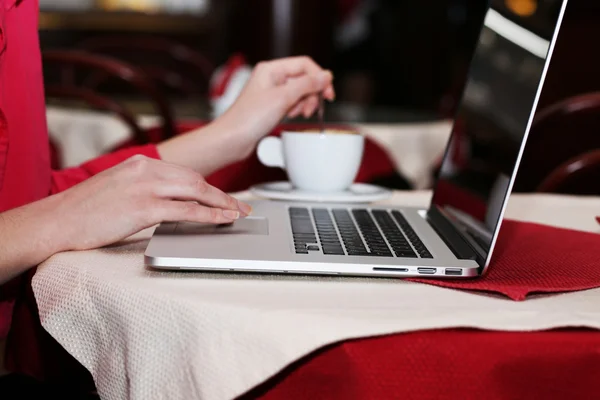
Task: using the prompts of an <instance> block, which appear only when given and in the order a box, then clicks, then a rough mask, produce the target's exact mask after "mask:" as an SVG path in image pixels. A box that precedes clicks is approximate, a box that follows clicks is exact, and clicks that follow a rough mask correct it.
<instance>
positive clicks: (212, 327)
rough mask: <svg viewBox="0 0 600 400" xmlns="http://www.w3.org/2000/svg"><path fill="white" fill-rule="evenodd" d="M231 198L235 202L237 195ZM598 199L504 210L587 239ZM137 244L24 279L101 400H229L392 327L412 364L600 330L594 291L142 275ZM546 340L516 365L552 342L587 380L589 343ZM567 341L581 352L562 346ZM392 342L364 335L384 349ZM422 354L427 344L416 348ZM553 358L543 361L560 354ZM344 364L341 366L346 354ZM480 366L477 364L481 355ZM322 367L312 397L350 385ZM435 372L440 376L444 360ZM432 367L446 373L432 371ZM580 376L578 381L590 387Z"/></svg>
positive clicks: (142, 238) (521, 202)
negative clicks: (520, 292) (512, 292)
mask: <svg viewBox="0 0 600 400" xmlns="http://www.w3.org/2000/svg"><path fill="white" fill-rule="evenodd" d="M239 197H241V198H245V199H248V197H249V194H247V193H243V194H239ZM429 197H430V193H429V192H426V191H417V192H397V193H395V195H394V197H393V198H392V199H390V200H389V201H388V203H391V204H400V203H402V204H404V205H408V206H423V205H425V204H426V203H427V201H428V199H429ZM599 204H600V198H596V197H594V198H579V197H569V196H552V195H514V196H513V198H512V200H511V202H510V205H509V208H508V211H507V215H508V217H509V218H513V219H520V220H526V221H533V222H545V223H548V224H551V225H554V226H563V227H567V228H575V229H580V230H586V231H590V232H599V233H600V226H599V225H598V224H597V222H596V220H595V217H596V215H597V213H598V210H599V207H598V205H599ZM149 235H150V232H149V231H145V232H142V233H140V234H139V235H136V236H134V237H132V238H131V239H130V240H128V241H126V242H124V243H122V244H119V245H115V246H111V247H109V248H105V249H99V250H94V251H88V252H73V253H64V254H59V255H56V256H54V257H53V258H51V259H49V260H48V261H47V262H45V263H44V264H42V265H41V266H40V267H39V269H38V271H37V273H36V275H35V277H34V279H33V282H32V286H33V290H34V293H35V296H36V299H37V302H38V307H39V310H40V318H41V321H42V325H43V326H44V328H45V329H46V330H47V331H48V332H49V333H50V334H51V335H52V336H53V337H54V338H55V339H56V340H57V341H58V342H59V343H61V345H62V346H63V347H64V348H65V349H66V350H67V351H68V352H69V353H70V354H72V355H73V356H74V357H75V358H76V359H77V360H79V361H80V362H81V363H82V364H83V365H84V366H85V367H86V368H88V370H90V371H91V373H92V375H93V376H94V378H95V381H96V384H97V387H98V391H99V393H100V395H101V396H102V398H105V399H121V398H130V399H145V398H152V399H163V398H164V399H167V398H168V399H180V398H181V399H184V398H199V399H227V398H233V397H236V396H239V395H242V394H243V393H245V392H247V391H248V390H251V389H252V388H255V387H257V386H258V385H260V384H262V383H264V382H265V381H268V380H269V379H270V378H272V377H273V376H276V375H277V374H278V373H280V372H281V371H283V370H284V369H285V368H286V367H289V366H290V365H292V364H293V363H294V362H297V363H296V364H293V365H292V366H291V367H289V368H290V369H291V370H294V369H300V370H302V368H304V367H306V361H307V360H310V359H311V358H305V357H307V356H308V355H310V354H312V353H313V352H315V350H318V349H323V348H324V347H325V346H328V345H331V344H334V343H340V342H344V343H348V342H346V341H347V340H350V339H357V338H365V337H380V336H382V335H390V334H393V333H399V332H404V333H407V335H417V338H415V339H414V341H413V342H411V343H414V345H415V346H416V348H413V349H412V350H411V352H410V353H409V354H410V357H413V358H414V357H416V358H417V359H418V357H421V356H422V357H424V356H425V355H427V356H430V357H431V356H433V355H432V353H427V349H429V350H431V348H432V346H433V345H435V344H439V343H442V342H445V341H446V340H447V341H450V342H453V341H457V342H458V343H462V348H463V350H464V351H468V348H469V347H468V346H467V347H466V348H467V350H465V343H463V341H462V340H461V338H465V340H472V341H473V343H475V342H477V345H478V346H488V347H490V349H491V350H490V351H491V354H492V355H493V356H495V357H498V359H501V356H502V354H503V353H505V352H506V351H503V350H502V349H503V343H504V342H498V341H497V340H504V339H501V338H500V339H499V338H498V335H499V334H498V332H499V331H512V332H523V331H538V330H546V329H552V328H561V327H572V326H577V327H587V328H592V329H599V328H600V313H599V312H598V311H597V304H598V300H600V289H595V290H589V291H585V292H578V293H570V294H566V295H561V296H541V297H537V298H535V299H532V300H527V301H524V302H513V301H509V300H506V299H504V298H499V297H496V296H491V295H478V294H473V293H465V292H461V291H457V290H449V289H442V288H439V287H433V286H429V285H422V284H417V283H410V282H406V281H402V280H388V279H349V278H312V277H291V276H255V275H253V276H250V275H242V274H240V275H219V274H201V273H171V272H168V273H167V272H155V271H151V270H148V269H145V268H144V266H143V257H142V254H143V251H144V249H145V246H146V243H147V242H146V240H147V238H148V237H149ZM575 310H576V311H577V312H575ZM464 327H470V328H478V329H481V330H487V331H496V332H495V333H494V332H489V333H488V334H483V333H480V336H478V337H477V338H474V334H473V332H461V331H457V330H448V329H457V328H464ZM409 332H413V333H409ZM423 335H424V336H423ZM514 335H517V333H514ZM521 335H525V334H521ZM548 335H552V333H548ZM548 335H546V334H544V333H530V334H526V338H531V339H530V340H531V343H529V344H527V345H524V343H523V341H521V342H520V345H519V346H520V347H519V349H520V348H523V350H522V352H523V354H525V353H527V351H529V353H527V354H528V357H530V358H529V361H530V362H529V363H528V364H527V365H528V366H531V365H535V362H533V361H531V360H535V357H536V354H537V353H535V352H534V353H533V354H532V353H531V352H533V351H534V350H532V349H536V351H538V349H540V348H542V349H547V348H548V346H550V344H551V345H552V346H555V345H556V340H562V341H563V342H564V343H569V344H570V345H573V346H574V347H573V348H572V349H571V350H569V349H566V350H569V351H571V353H573V354H574V353H575V350H576V349H577V350H578V351H579V353H576V354H575V355H573V354H571V356H572V357H576V359H577V360H587V361H588V362H587V364H586V365H587V366H588V367H589V368H592V371H600V368H598V364H599V360H598V358H597V356H595V355H594V354H597V352H596V353H595V352H594V351H591V352H590V353H589V354H588V353H587V352H586V351H589V347H585V346H592V345H594V346H597V347H596V349H597V348H599V347H600V337H599V336H598V335H596V334H595V333H591V334H590V335H591V336H590V337H584V336H585V332H582V331H576V332H574V333H573V335H574V336H568V338H569V340H570V341H566V340H567V339H566V338H565V337H562V338H561V337H559V338H558V339H556V338H555V339H552V340H550V339H549V338H550V336H548ZM400 337H402V335H400ZM419 337H420V338H421V339H419ZM579 337H581V343H584V344H585V346H582V345H580V346H579V347H578V346H577V345H576V343H577V340H578V339H577V338H579ZM394 338H395V336H387V337H382V338H380V339H369V340H375V341H377V343H381V341H382V340H383V341H385V340H387V341H392V342H393V341H394V340H398V338H396V339H394ZM494 340H496V341H494ZM507 340H508V339H507ZM524 340H525V341H526V340H527V339H524ZM594 341H595V342H594ZM486 343H487V345H486ZM506 343H509V344H510V343H513V342H506ZM513 344H514V343H513ZM424 345H427V346H426V347H425V348H423V346H424ZM340 346H342V347H343V346H350V344H344V345H338V346H335V347H333V348H329V351H327V352H325V353H324V354H323V355H322V356H320V357H317V358H316V360H313V361H312V362H315V361H318V360H323V357H325V360H327V358H326V357H327V356H328V354H331V351H333V352H335V351H339V349H340ZM365 346H367V347H366V348H364V349H363V358H360V359H362V360H363V362H362V363H363V364H364V363H366V364H368V365H371V366H372V367H373V368H375V369H376V368H380V369H379V370H380V371H381V370H382V369H383V370H385V365H387V364H389V362H390V360H389V359H386V358H385V354H386V353H385V351H381V348H380V349H379V352H378V353H377V354H378V357H380V358H378V359H368V360H366V359H365V358H364V357H365V351H366V354H368V353H369V352H368V349H369V347H368V343H367V344H366V345H365ZM390 346H391V344H390ZM419 346H420V347H419ZM392 347H393V346H392ZM392 347H390V349H391V348H392ZM336 349H337V350H336ZM477 349H479V348H477ZM508 349H509V348H508V347H507V349H506V350H508ZM527 349H529V350H527ZM557 349H560V348H557ZM454 350H456V348H454ZM454 350H452V351H454ZM566 350H565V349H562V350H560V351H559V350H557V352H558V353H560V354H564V352H565V351H566ZM373 351H374V352H375V350H373ZM470 353H471V352H469V353H465V354H470ZM488 353H489V352H488ZM488 353H486V354H488ZM538 355H539V356H540V357H542V361H544V360H546V361H547V360H548V355H547V354H538ZM345 357H346V359H347V360H348V361H349V358H348V354H346V355H345ZM589 357H591V359H590V358H589ZM454 359H460V357H459V358H456V357H454ZM298 360H303V361H304V363H303V362H302V361H299V362H298ZM432 362H435V360H432ZM480 362H488V363H489V358H486V359H485V360H480ZM323 363H324V364H323ZM541 364H542V365H543V364H544V362H542V363H541ZM323 365H324V367H323ZM327 365H329V367H334V366H335V364H331V363H330V364H327V362H326V361H323V362H322V363H321V367H322V368H324V369H323V371H329V372H326V373H324V374H322V375H320V376H319V377H318V379H320V380H319V383H320V385H318V386H316V387H317V388H318V387H320V388H321V389H319V390H320V392H319V391H317V392H318V393H321V394H320V396H312V398H315V397H316V398H319V397H321V398H325V397H327V396H326V394H327V393H329V394H331V395H332V393H331V392H330V391H328V389H327V388H328V387H330V386H328V385H329V383H332V384H333V383H337V385H334V386H331V387H335V388H340V387H343V386H344V385H345V386H346V387H348V388H355V387H357V385H358V383H357V382H355V381H354V380H352V379H358V377H357V375H356V368H355V369H354V370H353V369H350V370H348V371H345V370H344V369H342V370H337V369H336V370H327ZM338 366H339V364H338ZM345 366H349V367H351V368H352V367H356V364H352V363H350V362H348V363H347V365H345ZM440 366H442V365H441V364H440ZM443 367H444V368H452V366H451V365H450V366H448V365H445V364H444V365H443ZM498 367H500V364H499V365H494V364H493V362H492V367H491V368H496V369H497V368H498ZM469 368H473V369H474V370H473V371H475V372H472V375H473V376H472V379H473V380H474V381H475V382H488V381H489V379H488V377H487V376H486V375H482V376H479V377H478V376H477V373H476V371H477V369H476V368H477V365H469ZM456 369H457V370H458V369H459V366H458V365H457V366H456ZM287 372H289V370H288V371H287ZM433 372H434V373H436V374H444V373H447V371H446V370H445V369H441V370H437V369H434V370H433ZM584 372H585V371H584ZM469 374H471V371H469ZM305 376H306V375H305ZM308 376H309V377H310V374H309V375H308ZM442 376H443V375H442ZM452 376H453V375H452ZM503 376H508V375H506V374H505V375H503ZM578 376H579V375H578ZM585 377H586V379H587V381H586V382H588V383H589V382H590V381H589V379H591V378H590V377H589V375H585ZM296 378H297V377H296ZM459 378H460V379H463V378H464V376H463V375H461V376H460V377H459ZM348 379H351V380H348ZM431 379H433V381H435V378H431ZM296 380H298V379H296ZM292 381H293V379H292ZM300 381H301V382H302V379H300ZM330 381H331V382H330ZM306 382H307V381H306V380H305V381H304V384H306ZM308 382H313V383H314V380H309V381H308ZM344 382H345V384H344ZM403 382H405V381H403ZM535 382H536V383H539V380H537V381H535ZM461 383H462V381H460V383H459V382H457V383H456V387H454V388H442V391H441V392H440V393H441V395H440V397H444V396H443V395H444V393H445V394H446V395H447V394H448V393H450V392H448V391H450V390H458V389H459V387H460V386H461ZM502 383H503V384H504V385H507V386H506V387H504V386H502V387H495V386H494V387H490V388H489V393H488V394H489V396H488V398H502V397H503V396H502V395H503V393H504V395H505V396H506V393H514V392H511V391H510V390H509V389H510V388H511V387H512V386H511V385H512V384H515V382H513V381H505V382H502ZM551 383H552V382H548V385H550V384H551ZM579 383H580V382H579ZM405 384H408V383H406V382H405ZM496 384H497V382H496ZM519 384H520V385H521V386H522V385H526V384H527V382H526V381H525V382H519ZM284 387H285V386H284ZM549 387H550V386H549ZM579 387H580V388H581V387H583V386H582V385H581V384H580V385H579ZM296 389H298V387H297V386H296ZM312 389H313V391H312V392H310V391H305V392H304V394H307V393H312V394H313V395H314V394H315V393H317V392H315V391H314V390H315V387H313V388H312ZM361 389H362V390H363V391H362V392H356V393H354V394H352V393H348V392H341V393H338V395H339V396H340V398H344V394H346V395H349V398H360V396H359V393H362V394H365V393H366V394H368V393H369V390H371V389H376V388H371V389H369V387H362V388H361ZM484 389H485V387H484ZM278 390H279V391H278ZM486 390H487V389H486ZM300 392H301V391H300ZM300 392H299V391H296V393H295V395H296V396H295V397H294V396H293V395H292V393H290V392H289V391H285V390H283V391H282V389H281V387H279V389H278V388H277V387H276V388H275V389H274V391H273V392H271V391H268V392H267V395H266V398H302V397H303V396H300V395H299V394H298V393H300ZM273 393H274V394H273ZM318 393H317V394H318ZM276 394H277V395H276ZM304 397H305V396H304ZM390 397H393V396H390ZM346 398H348V397H346ZM508 398H515V397H511V396H510V395H509V397H508Z"/></svg>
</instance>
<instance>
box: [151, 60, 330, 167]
mask: <svg viewBox="0 0 600 400" xmlns="http://www.w3.org/2000/svg"><path fill="white" fill-rule="evenodd" d="M332 80H333V76H332V74H331V72H329V71H326V70H324V69H322V68H321V67H319V66H318V65H317V64H316V63H315V62H314V61H312V60H311V59H310V58H308V57H293V58H283V59H279V60H274V61H268V62H263V63H259V64H258V65H257V66H256V68H255V69H254V71H253V73H252V77H251V78H250V80H249V81H248V83H247V84H246V86H245V87H244V90H243V91H242V93H241V94H240V97H239V98H238V99H237V101H236V102H235V103H234V104H233V105H232V106H231V108H230V109H229V110H227V112H225V114H223V115H222V116H221V117H219V118H217V119H216V120H215V121H213V122H212V123H211V124H210V125H208V126H206V127H203V128H201V129H198V130H195V131H191V132H189V133H187V134H185V135H179V136H177V137H175V138H172V139H170V140H168V141H166V142H163V143H161V144H159V145H158V152H159V153H160V155H161V158H162V159H164V160H166V161H169V162H173V163H177V164H179V165H184V166H187V167H189V168H193V169H194V170H196V171H198V172H200V173H201V174H204V175H209V174H211V173H212V172H214V171H216V170H218V169H219V168H222V167H224V166H226V165H228V164H231V163H233V162H237V161H241V160H243V159H245V158H246V157H248V156H249V155H250V154H251V153H252V151H253V150H254V149H255V147H256V145H257V144H258V141H259V140H260V139H261V138H262V137H263V136H265V135H267V134H268V133H270V132H271V131H272V130H273V128H275V126H277V124H278V123H279V122H280V121H281V120H282V119H283V118H284V117H285V116H286V115H287V116H290V117H297V116H299V115H303V116H305V117H309V116H311V115H312V114H313V113H314V112H315V111H316V109H317V107H318V106H319V95H320V94H321V93H322V94H323V97H324V98H325V99H327V100H330V101H331V100H333V99H334V98H335V92H334V89H333V85H332Z"/></svg>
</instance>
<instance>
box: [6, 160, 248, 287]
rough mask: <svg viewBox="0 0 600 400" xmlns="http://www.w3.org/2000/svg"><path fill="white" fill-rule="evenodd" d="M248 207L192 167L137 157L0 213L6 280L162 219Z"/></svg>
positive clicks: (203, 217) (233, 212)
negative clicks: (63, 253) (54, 257)
mask: <svg viewBox="0 0 600 400" xmlns="http://www.w3.org/2000/svg"><path fill="white" fill-rule="evenodd" d="M250 211H251V209H250V206H249V205H247V204H245V203H242V202H240V201H237V200H236V199H234V198H233V197H231V196H228V195H226V194H225V193H223V192H221V191H220V190H218V189H216V188H214V187H213V186H210V185H209V184H208V183H206V181H205V180H204V178H203V177H202V176H201V175H199V174H198V173H196V172H194V171H191V170H189V169H187V168H184V167H179V166H176V165H172V164H167V163H165V162H162V161H158V160H153V159H150V158H147V157H143V156H135V157H132V158H131V159H129V160H127V161H125V162H123V163H121V164H119V165H117V166H115V167H113V168H111V169H108V170H106V171H104V172H102V173H100V174H98V175H96V176H94V177H92V178H90V179H88V180H87V181H85V182H83V183H80V184H79V185H76V186H74V187H72V188H71V189H69V190H67V191H64V192H62V193H59V194H57V195H54V196H51V197H48V198H45V199H43V200H40V201H37V202H34V203H31V204H28V205H26V206H23V207H19V208H15V209H13V210H10V211H7V212H4V213H0V284H2V283H3V282H6V281H7V280H9V279H11V278H12V277H14V276H16V275H19V274H21V273H23V272H24V271H25V270H27V269H28V268H30V267H32V266H35V265H38V264H39V263H41V262H42V261H44V260H45V259H47V258H48V257H50V256H51V255H53V254H55V253H58V252H61V251H67V250H84V249H92V248H96V247H101V246H104V245H108V244H111V243H114V242H117V241H119V240H121V239H124V238H126V237H128V236H130V235H132V234H134V233H137V232H139V231H141V230H142V229H145V228H149V227H151V226H154V225H156V224H158V223H160V222H163V221H189V222H205V223H212V224H221V223H231V222H233V221H235V220H236V219H237V218H239V217H243V216H246V215H248V214H249V213H250Z"/></svg>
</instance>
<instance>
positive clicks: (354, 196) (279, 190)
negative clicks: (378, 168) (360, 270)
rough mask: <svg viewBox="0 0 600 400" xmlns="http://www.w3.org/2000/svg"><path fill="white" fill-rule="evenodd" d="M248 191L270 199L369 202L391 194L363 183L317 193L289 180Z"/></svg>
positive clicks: (378, 187)
mask: <svg viewBox="0 0 600 400" xmlns="http://www.w3.org/2000/svg"><path fill="white" fill-rule="evenodd" d="M250 192H251V193H252V194H254V195H256V196H260V197H264V198H267V199H271V200H287V201H306V202H326V203H371V202H374V201H381V200H385V199H387V198H389V197H391V195H392V191H391V190H388V189H386V188H382V187H380V186H375V185H368V184H364V183H355V184H353V185H352V186H351V187H350V188H349V189H348V190H345V191H343V192H335V193H317V192H305V191H302V190H298V189H295V188H294V187H293V186H292V184H291V183H290V182H269V183H262V184H260V185H255V186H253V187H251V188H250Z"/></svg>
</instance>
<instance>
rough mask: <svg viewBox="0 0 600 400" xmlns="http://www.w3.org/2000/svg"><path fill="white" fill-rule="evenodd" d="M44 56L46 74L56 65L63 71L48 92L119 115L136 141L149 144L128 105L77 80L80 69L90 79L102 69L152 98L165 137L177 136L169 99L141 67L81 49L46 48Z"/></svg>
mask: <svg viewBox="0 0 600 400" xmlns="http://www.w3.org/2000/svg"><path fill="white" fill-rule="evenodd" d="M42 58H43V63H44V72H45V73H46V74H47V73H48V72H49V71H53V68H57V69H58V72H59V73H60V74H59V79H58V82H56V81H53V80H52V79H48V80H47V81H46V82H47V84H46V93H47V95H48V96H49V97H60V98H63V99H65V98H66V99H71V100H80V101H83V102H85V103H87V104H88V105H91V106H93V107H95V108H99V109H101V110H103V111H109V112H111V113H113V114H116V115H117V116H119V117H120V118H121V119H122V120H123V121H124V122H125V123H126V124H127V125H128V126H129V127H130V128H131V129H132V133H133V140H134V141H135V143H137V144H146V143H149V142H150V141H151V138H150V137H148V135H147V134H146V132H145V131H144V130H142V129H141V128H140V127H139V126H138V124H137V119H136V118H135V116H134V115H133V114H132V113H131V112H130V111H129V110H128V109H127V108H126V107H125V106H123V105H122V104H121V103H119V102H118V101H115V100H113V99H111V98H109V97H107V96H106V95H103V94H101V93H100V92H98V91H97V90H96V89H95V88H90V87H89V86H88V85H87V81H86V79H83V81H82V82H78V81H77V73H76V72H77V71H79V72H84V74H83V75H84V76H85V77H86V78H88V77H89V74H90V72H94V71H97V72H101V73H102V74H105V75H106V76H109V77H110V78H112V79H115V80H118V81H121V82H124V83H126V84H128V85H129V86H131V87H133V88H134V89H135V90H136V91H137V92H138V93H140V94H142V95H143V96H144V97H145V98H146V99H147V100H148V101H150V103H151V104H152V105H153V107H154V108H155V112H156V113H157V114H158V115H159V116H160V118H161V126H160V131H161V137H162V138H164V139H168V138H169V137H172V136H173V135H175V133H176V128H175V122H174V121H175V118H174V116H173V111H172V110H171V107H170V105H169V103H168V101H167V99H166V98H165V97H164V95H163V94H162V93H161V92H160V90H159V89H158V88H157V86H156V85H155V84H154V83H153V82H152V80H151V79H149V78H148V77H147V76H146V75H145V74H144V73H143V72H142V71H141V70H139V69H137V68H135V67H133V66H131V65H129V64H126V63H124V62H122V61H119V60H116V59H113V58H109V57H104V56H98V55H94V54H89V53H85V52H81V51H72V50H51V51H45V52H44V53H43V54H42ZM79 75H81V74H79Z"/></svg>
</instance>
